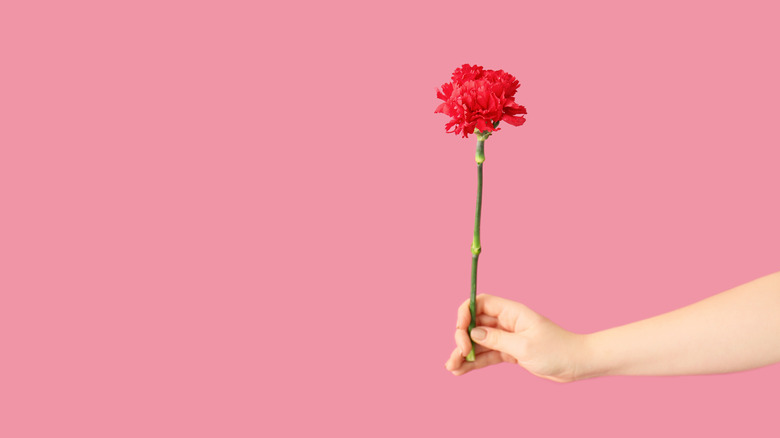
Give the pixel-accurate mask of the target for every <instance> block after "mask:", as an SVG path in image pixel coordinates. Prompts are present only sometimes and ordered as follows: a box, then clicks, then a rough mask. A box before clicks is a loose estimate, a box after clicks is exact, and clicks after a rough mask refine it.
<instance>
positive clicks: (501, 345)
mask: <svg viewBox="0 0 780 438" xmlns="http://www.w3.org/2000/svg"><path fill="white" fill-rule="evenodd" d="M471 339H473V340H474V342H476V343H477V344H479V345H481V346H484V347H487V348H488V349H490V350H497V351H501V352H504V353H507V354H509V355H511V356H513V357H518V355H519V354H520V352H522V351H523V348H524V339H523V337H522V335H518V334H515V333H512V332H507V331H504V330H501V329H499V328H495V327H482V326H480V327H475V328H474V329H473V330H472V331H471Z"/></svg>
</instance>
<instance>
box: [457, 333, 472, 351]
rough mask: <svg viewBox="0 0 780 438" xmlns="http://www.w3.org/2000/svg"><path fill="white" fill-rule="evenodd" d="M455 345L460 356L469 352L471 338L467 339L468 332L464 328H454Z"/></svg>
mask: <svg viewBox="0 0 780 438" xmlns="http://www.w3.org/2000/svg"><path fill="white" fill-rule="evenodd" d="M455 345H456V346H457V347H458V350H460V354H461V355H462V356H465V355H467V354H469V351H471V339H469V334H468V332H466V330H463V329H457V330H455Z"/></svg>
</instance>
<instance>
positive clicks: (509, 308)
mask: <svg viewBox="0 0 780 438" xmlns="http://www.w3.org/2000/svg"><path fill="white" fill-rule="evenodd" d="M476 304H477V315H481V314H485V315H487V316H492V317H494V318H497V319H498V321H499V325H500V326H502V327H503V328H504V329H506V330H510V331H514V332H517V331H522V330H525V329H527V328H528V327H530V326H531V324H532V323H533V322H534V321H535V319H536V318H538V315H537V313H536V312H534V311H533V310H531V309H529V308H528V307H526V306H525V305H524V304H521V303H518V302H517V301H512V300H508V299H506V298H501V297H497V296H493V295H488V294H479V295H477V303H476ZM466 309H467V310H468V306H467V307H466ZM459 316H460V314H459Z"/></svg>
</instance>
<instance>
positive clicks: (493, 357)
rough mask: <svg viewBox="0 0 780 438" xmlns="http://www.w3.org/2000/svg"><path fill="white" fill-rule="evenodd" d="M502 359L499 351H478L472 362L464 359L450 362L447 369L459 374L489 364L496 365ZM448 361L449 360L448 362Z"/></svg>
mask: <svg viewBox="0 0 780 438" xmlns="http://www.w3.org/2000/svg"><path fill="white" fill-rule="evenodd" d="M503 361H504V360H503V359H502V356H501V352H500V351H495V350H490V351H485V352H482V353H479V354H477V355H476V357H475V358H474V362H466V361H464V360H461V361H454V362H452V365H454V366H452V367H448V368H447V370H449V371H450V372H452V374H454V375H456V376H460V375H463V374H466V373H468V372H469V371H472V370H476V369H479V368H484V367H486V366H490V365H496V364H499V363H501V362H503ZM448 363H449V362H448Z"/></svg>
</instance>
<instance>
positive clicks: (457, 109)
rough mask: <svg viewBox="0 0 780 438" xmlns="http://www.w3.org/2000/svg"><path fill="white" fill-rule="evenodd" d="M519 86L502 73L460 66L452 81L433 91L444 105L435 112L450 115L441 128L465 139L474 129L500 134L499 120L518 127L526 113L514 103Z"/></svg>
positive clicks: (511, 77)
mask: <svg viewBox="0 0 780 438" xmlns="http://www.w3.org/2000/svg"><path fill="white" fill-rule="evenodd" d="M518 87H520V83H519V82H518V81H517V79H515V77H514V76H512V75H510V74H509V73H506V72H505V71H503V70H485V69H484V68H483V67H481V66H477V65H474V66H472V65H469V64H463V65H462V66H461V67H458V68H456V69H455V72H453V73H452V81H451V82H447V83H445V84H443V85H442V86H441V89H437V90H436V97H438V98H439V99H441V100H443V101H444V103H442V104H440V105H439V106H438V107H437V108H436V110H434V113H442V114H445V115H448V116H450V117H451V120H450V121H449V122H447V124H446V125H445V126H444V129H445V130H446V131H447V132H450V133H455V134H456V135H458V134H462V135H463V137H465V138H468V135H469V134H473V133H474V132H475V129H476V130H479V131H480V132H483V133H484V132H493V131H499V130H501V128H498V127H497V126H498V122H501V121H504V122H506V123H508V124H510V125H513V126H520V125H522V124H523V123H524V122H525V117H524V116H523V115H524V114H527V113H526V111H525V107H524V106H522V105H518V104H517V102H515V97H514V96H515V93H516V92H517V88H518ZM451 128H452V129H453V130H450V129H451Z"/></svg>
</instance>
